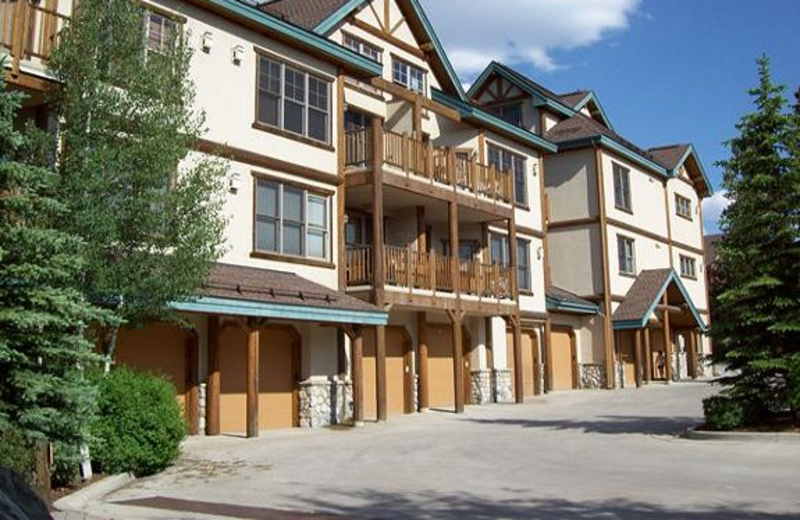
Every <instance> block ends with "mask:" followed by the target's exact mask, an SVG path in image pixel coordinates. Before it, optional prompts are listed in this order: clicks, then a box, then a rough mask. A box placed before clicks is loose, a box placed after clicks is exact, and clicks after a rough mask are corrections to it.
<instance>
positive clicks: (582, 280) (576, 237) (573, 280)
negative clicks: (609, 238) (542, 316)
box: [547, 224, 603, 296]
mask: <svg viewBox="0 0 800 520" xmlns="http://www.w3.org/2000/svg"><path fill="white" fill-rule="evenodd" d="M547 246H548V254H549V258H550V266H551V271H552V280H553V285H555V286H557V287H561V288H562V289H565V290H567V291H571V292H573V293H575V294H578V295H581V296H588V295H593V294H599V293H602V292H603V267H602V265H603V264H602V257H601V251H602V249H601V247H600V226H599V225H597V224H589V225H585V226H581V227H576V228H568V229H555V230H551V231H550V232H549V233H548V237H547Z"/></svg>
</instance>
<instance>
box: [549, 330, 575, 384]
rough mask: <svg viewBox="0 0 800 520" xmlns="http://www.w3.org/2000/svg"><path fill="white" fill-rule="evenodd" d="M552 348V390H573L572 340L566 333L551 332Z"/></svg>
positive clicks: (559, 331)
mask: <svg viewBox="0 0 800 520" xmlns="http://www.w3.org/2000/svg"><path fill="white" fill-rule="evenodd" d="M550 337H551V339H552V342H553V346H552V354H553V359H552V360H551V361H552V363H553V389H554V390H571V389H572V388H573V384H572V382H573V366H572V339H571V338H570V334H569V332H567V331H561V330H558V331H557V330H553V331H552V332H551V335H550Z"/></svg>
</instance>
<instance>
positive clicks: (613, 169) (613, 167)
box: [611, 161, 633, 215]
mask: <svg viewBox="0 0 800 520" xmlns="http://www.w3.org/2000/svg"><path fill="white" fill-rule="evenodd" d="M617 171H622V172H624V173H625V186H624V187H625V188H627V194H626V195H627V200H625V201H623V202H627V205H623V204H621V203H620V201H619V200H617ZM611 176H612V177H613V179H612V181H613V186H614V207H615V208H616V209H618V210H620V211H624V212H626V213H630V214H631V215H633V194H632V190H631V169H630V168H628V167H626V166H623V165H621V164H620V163H618V162H616V161H612V162H611Z"/></svg>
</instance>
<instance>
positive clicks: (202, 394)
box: [197, 383, 206, 435]
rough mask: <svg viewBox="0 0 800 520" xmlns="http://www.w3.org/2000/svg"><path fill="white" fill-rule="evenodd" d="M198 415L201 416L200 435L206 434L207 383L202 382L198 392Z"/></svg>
mask: <svg viewBox="0 0 800 520" xmlns="http://www.w3.org/2000/svg"><path fill="white" fill-rule="evenodd" d="M198 394H199V395H198V401H199V402H198V403H197V417H198V418H199V421H198V423H199V426H198V429H199V431H198V435H205V434H206V384H205V383H200V390H199V392H198Z"/></svg>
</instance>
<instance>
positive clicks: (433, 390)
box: [425, 324, 455, 408]
mask: <svg viewBox="0 0 800 520" xmlns="http://www.w3.org/2000/svg"><path fill="white" fill-rule="evenodd" d="M425 334H426V338H427V340H428V401H429V405H430V407H431V408H452V407H453V406H454V405H455V402H454V401H455V393H454V392H455V390H454V388H453V327H452V326H451V325H432V324H428V325H427V326H426V331H425Z"/></svg>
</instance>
